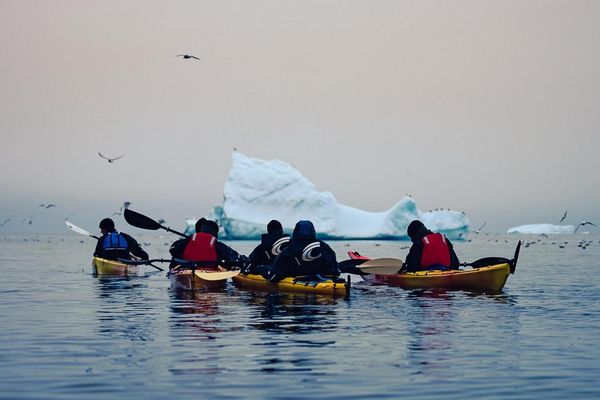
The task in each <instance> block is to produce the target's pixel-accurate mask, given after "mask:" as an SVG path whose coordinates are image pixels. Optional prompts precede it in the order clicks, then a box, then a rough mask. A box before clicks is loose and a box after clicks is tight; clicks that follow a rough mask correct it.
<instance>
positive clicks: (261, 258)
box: [246, 219, 290, 273]
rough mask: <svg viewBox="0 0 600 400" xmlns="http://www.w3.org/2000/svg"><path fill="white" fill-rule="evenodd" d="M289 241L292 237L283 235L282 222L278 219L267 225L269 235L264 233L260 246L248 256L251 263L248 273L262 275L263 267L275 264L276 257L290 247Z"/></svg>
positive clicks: (247, 269)
mask: <svg viewBox="0 0 600 400" xmlns="http://www.w3.org/2000/svg"><path fill="white" fill-rule="evenodd" d="M289 241H290V237H289V235H286V234H284V233H283V226H282V225H281V222H279V221H277V220H276V219H273V220H271V221H270V222H269V223H268V224H267V233H263V234H262V235H261V237H260V244H259V245H258V246H256V248H255V249H254V250H252V253H250V255H249V256H248V258H249V260H250V261H249V264H248V267H247V268H246V272H249V273H260V272H261V266H262V265H268V266H270V265H271V264H273V261H274V260H275V257H277V256H278V255H279V254H280V253H281V251H282V250H283V249H285V248H286V247H287V246H288V244H289Z"/></svg>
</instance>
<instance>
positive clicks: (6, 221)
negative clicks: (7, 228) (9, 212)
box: [0, 218, 10, 228]
mask: <svg viewBox="0 0 600 400" xmlns="http://www.w3.org/2000/svg"><path fill="white" fill-rule="evenodd" d="M9 221H10V218H6V219H5V220H4V222H3V223H1V224H0V228H1V227H3V226H4V225H6V224H7V223H8V222H9Z"/></svg>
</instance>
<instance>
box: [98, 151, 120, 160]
mask: <svg viewBox="0 0 600 400" xmlns="http://www.w3.org/2000/svg"><path fill="white" fill-rule="evenodd" d="M98 155H99V156H100V157H102V158H104V159H105V160H108V162H109V163H112V162H113V161H116V160H118V159H119V158H123V157H124V156H125V154H122V155H120V156H119V157H114V158H110V157H106V156H103V155H102V153H100V152H98Z"/></svg>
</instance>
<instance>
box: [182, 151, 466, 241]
mask: <svg viewBox="0 0 600 400" xmlns="http://www.w3.org/2000/svg"><path fill="white" fill-rule="evenodd" d="M207 218H210V219H214V220H216V221H217V222H218V223H219V224H220V225H221V226H222V227H223V232H222V233H223V235H224V237H226V238H228V239H257V238H259V237H260V235H261V234H262V233H264V232H265V226H266V224H267V223H268V222H269V221H270V220H271V219H277V220H279V221H280V222H281V223H282V224H283V226H284V229H285V230H286V231H287V232H291V231H292V229H293V227H294V225H295V224H296V222H298V221H299V220H301V219H308V220H311V221H312V222H313V223H314V225H315V228H316V230H317V232H318V234H319V237H321V238H330V239H408V237H407V235H406V228H407V226H408V224H409V223H410V222H411V221H412V220H414V219H420V220H421V221H423V223H424V224H425V225H426V226H427V227H428V228H429V229H431V230H432V231H436V232H442V233H444V234H445V235H446V236H447V237H448V238H450V239H465V238H466V236H467V233H468V230H469V221H468V219H467V217H466V215H465V214H464V213H462V212H458V211H452V210H440V211H432V212H421V211H420V210H419V209H417V206H416V203H415V201H414V199H413V198H412V197H408V196H407V197H404V198H402V199H401V200H400V201H399V202H398V203H396V204H395V205H394V206H393V207H391V208H390V209H389V210H386V211H381V212H369V211H364V210H360V209H358V208H354V207H350V206H346V205H343V204H340V203H338V201H337V200H336V199H335V197H334V195H333V194H332V193H331V192H319V191H317V189H316V187H315V185H314V184H313V183H312V182H310V181H309V180H308V179H307V178H305V177H304V176H303V175H302V174H301V173H300V172H299V171H298V170H296V169H295V168H293V167H292V166H291V165H289V164H288V163H286V162H283V161H280V160H270V161H267V160H261V159H258V158H252V157H248V156H246V155H244V154H242V153H240V152H237V151H236V152H233V154H232V168H231V171H230V173H229V178H228V180H227V182H226V183H225V189H224V200H223V204H222V205H218V206H215V207H214V208H213V210H212V211H211V213H210V215H208V216H207ZM191 223H192V221H188V225H191Z"/></svg>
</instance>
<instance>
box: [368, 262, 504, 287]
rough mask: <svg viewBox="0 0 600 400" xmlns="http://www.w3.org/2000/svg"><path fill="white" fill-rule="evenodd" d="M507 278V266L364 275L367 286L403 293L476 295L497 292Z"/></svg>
mask: <svg viewBox="0 0 600 400" xmlns="http://www.w3.org/2000/svg"><path fill="white" fill-rule="evenodd" d="M509 274H510V265H509V264H508V263H503V264H497V265H491V266H488V267H482V268H473V269H467V270H451V271H418V272H405V273H401V274H393V275H377V274H373V275H365V276H363V279H364V280H366V281H368V282H374V283H383V284H386V285H390V286H397V287H401V288H405V289H413V288H445V289H455V290H471V291H480V292H500V291H501V290H502V288H503V287H504V284H505V283H506V280H507V279H508V275H509Z"/></svg>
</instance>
